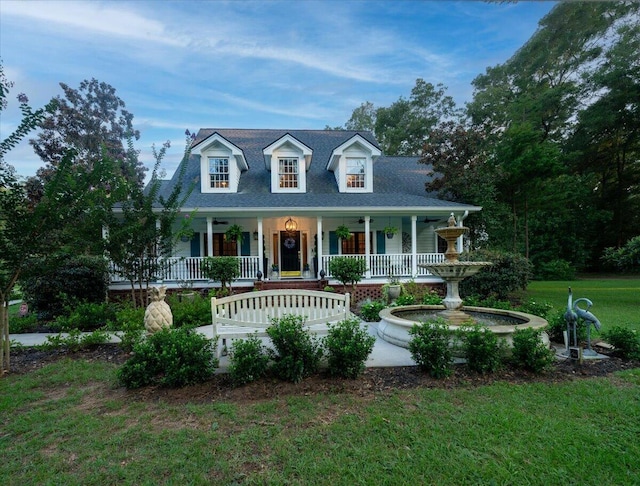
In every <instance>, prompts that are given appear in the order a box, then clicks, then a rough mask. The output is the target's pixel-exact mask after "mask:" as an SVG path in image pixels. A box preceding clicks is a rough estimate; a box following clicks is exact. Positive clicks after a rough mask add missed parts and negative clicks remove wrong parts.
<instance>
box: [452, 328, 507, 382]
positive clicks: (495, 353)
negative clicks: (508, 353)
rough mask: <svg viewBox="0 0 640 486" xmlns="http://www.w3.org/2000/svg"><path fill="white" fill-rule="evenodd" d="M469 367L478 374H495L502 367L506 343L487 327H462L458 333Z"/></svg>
mask: <svg viewBox="0 0 640 486" xmlns="http://www.w3.org/2000/svg"><path fill="white" fill-rule="evenodd" d="M458 337H459V339H460V341H461V343H462V350H463V352H464V354H465V356H466V358H467V366H468V367H469V369H470V370H472V371H475V372H477V373H493V372H494V371H497V370H498V369H500V367H501V366H502V359H503V357H504V354H505V347H506V346H505V342H504V340H502V339H499V338H498V336H496V335H495V334H494V333H492V332H491V330H490V329H489V328H488V327H486V326H480V325H469V326H466V325H465V326H462V327H460V330H459V331H458Z"/></svg>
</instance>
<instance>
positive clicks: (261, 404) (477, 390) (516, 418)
mask: <svg viewBox="0 0 640 486" xmlns="http://www.w3.org/2000/svg"><path fill="white" fill-rule="evenodd" d="M115 370H116V366H115V365H113V364H107V363H104V362H99V361H96V362H90V363H89V362H85V361H71V360H65V361H61V362H58V363H55V364H51V365H48V366H46V367H44V368H42V369H40V370H39V371H35V372H31V373H28V374H24V375H9V376H8V377H6V378H4V379H2V380H0V430H2V433H0V450H2V451H3V453H2V457H3V458H2V461H0V475H2V477H3V478H5V482H6V484H8V485H12V484H16V485H17V484H65V485H103V484H195V485H198V484H203V485H205V484H206V485H208V484H319V485H321V484H345V485H353V484H389V485H395V484H530V485H537V484H539V485H547V484H594V485H595V484H620V485H622V484H640V442H639V441H638V437H640V370H638V369H635V370H629V371H625V372H622V373H619V374H617V375H613V376H609V377H605V378H591V379H581V380H580V379H579V380H573V381H564V382H560V383H548V382H535V383H524V384H511V383H505V382H497V383H494V384H491V385H486V386H477V387H474V386H469V387H466V386H462V387H457V388H451V389H447V388H446V386H443V387H442V388H415V389H410V390H393V389H391V390H388V391H385V392H377V393H373V392H372V393H367V394H363V395H362V396H361V395H357V394H356V395H354V394H349V393H333V392H327V393H325V394H314V393H311V394H300V395H296V396H282V397H280V398H275V399H269V400H259V401H255V402H251V401H246V402H243V403H241V404H238V403H235V402H233V401H225V400H221V401H215V402H211V401H204V402H202V403H185V402H183V401H180V400H178V399H177V398H179V395H176V394H173V395H172V396H173V397H174V399H173V400H168V399H165V398H162V397H161V396H159V394H156V393H155V392H154V391H153V390H147V391H141V392H127V391H125V390H124V389H122V388H118V387H117V386H116V384H115Z"/></svg>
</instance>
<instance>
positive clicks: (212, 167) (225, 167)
mask: <svg viewBox="0 0 640 486" xmlns="http://www.w3.org/2000/svg"><path fill="white" fill-rule="evenodd" d="M209 177H210V179H211V187H229V159H227V158H222V157H209Z"/></svg>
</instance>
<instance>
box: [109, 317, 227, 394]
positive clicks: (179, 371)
mask: <svg viewBox="0 0 640 486" xmlns="http://www.w3.org/2000/svg"><path fill="white" fill-rule="evenodd" d="M214 345H215V343H214V342H213V341H211V340H210V339H207V338H206V337H205V336H203V335H201V334H198V333H196V332H194V331H193V330H190V329H187V328H181V329H163V330H161V331H159V332H156V333H155V334H152V335H151V336H149V337H148V338H147V339H146V340H144V341H142V342H140V343H138V344H136V345H135V346H134V348H133V356H132V357H131V358H129V360H127V361H126V362H125V363H124V364H123V365H122V367H121V368H120V369H119V370H118V380H119V381H120V383H121V384H123V385H124V386H125V387H127V388H140V387H143V386H147V385H162V386H167V387H181V386H185V385H190V384H194V383H200V382H203V381H206V380H207V379H208V378H210V377H211V375H213V373H214V371H215V369H216V368H217V366H218V361H217V359H216V358H215V356H214V353H213V349H214Z"/></svg>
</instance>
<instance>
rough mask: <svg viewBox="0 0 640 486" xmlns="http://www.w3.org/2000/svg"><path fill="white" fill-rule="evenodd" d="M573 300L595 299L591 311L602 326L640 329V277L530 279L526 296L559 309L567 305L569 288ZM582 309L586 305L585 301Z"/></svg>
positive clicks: (603, 327)
mask: <svg viewBox="0 0 640 486" xmlns="http://www.w3.org/2000/svg"><path fill="white" fill-rule="evenodd" d="M569 287H571V289H572V291H573V300H574V302H575V300H576V299H579V298H581V297H586V298H588V299H589V300H591V301H592V302H593V307H592V308H591V309H590V311H591V312H592V313H593V314H594V315H595V316H596V317H597V318H598V319H599V320H600V322H601V323H602V329H603V330H606V329H610V328H611V327H612V326H624V327H628V328H630V329H636V330H638V331H640V279H637V278H589V279H581V280H574V281H558V282H549V281H540V282H531V283H530V284H529V287H528V289H527V293H526V295H527V298H530V299H533V300H536V301H540V302H543V301H546V302H549V303H550V304H552V305H553V307H554V308H556V309H566V308H567V297H568V288H569ZM580 306H581V308H583V309H584V308H586V305H585V304H584V303H582V304H581V305H580Z"/></svg>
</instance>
